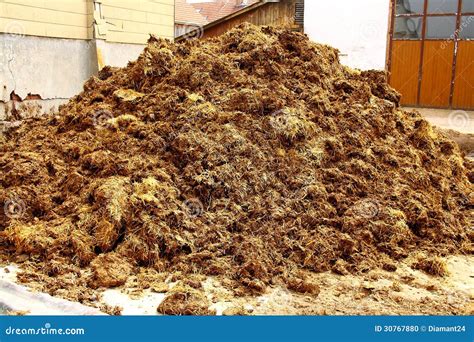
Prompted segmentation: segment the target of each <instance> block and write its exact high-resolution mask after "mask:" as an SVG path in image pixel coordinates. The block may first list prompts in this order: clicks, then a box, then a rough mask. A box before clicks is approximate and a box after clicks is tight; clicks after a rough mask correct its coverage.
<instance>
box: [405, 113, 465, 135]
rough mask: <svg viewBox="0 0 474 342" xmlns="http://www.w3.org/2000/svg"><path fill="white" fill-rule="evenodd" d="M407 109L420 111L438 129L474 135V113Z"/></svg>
mask: <svg viewBox="0 0 474 342" xmlns="http://www.w3.org/2000/svg"><path fill="white" fill-rule="evenodd" d="M405 109H415V110H417V111H419V112H420V113H421V114H422V115H423V116H424V117H425V118H426V119H427V120H428V121H429V122H431V123H432V124H433V125H435V126H437V127H440V128H443V129H452V130H454V131H458V132H461V133H470V134H474V111H464V110H452V109H433V108H409V107H406V108H405Z"/></svg>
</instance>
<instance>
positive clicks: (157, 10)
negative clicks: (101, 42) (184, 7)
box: [101, 0, 174, 44]
mask: <svg viewBox="0 0 474 342" xmlns="http://www.w3.org/2000/svg"><path fill="white" fill-rule="evenodd" d="M101 2H102V5H101V12H102V13H101V15H102V17H103V18H104V19H105V21H106V28H107V38H106V40H107V41H110V42H118V43H140V44H145V43H146V41H147V40H148V38H149V36H150V34H154V35H157V36H160V37H164V38H169V39H173V37H174V0H154V1H153V0H135V1H133V0H102V1H101Z"/></svg>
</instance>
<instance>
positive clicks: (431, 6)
mask: <svg viewBox="0 0 474 342" xmlns="http://www.w3.org/2000/svg"><path fill="white" fill-rule="evenodd" d="M457 11H458V0H428V10H427V12H428V14H446V13H457Z"/></svg>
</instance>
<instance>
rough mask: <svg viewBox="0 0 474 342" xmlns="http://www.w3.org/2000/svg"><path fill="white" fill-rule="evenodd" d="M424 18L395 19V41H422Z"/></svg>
mask: <svg viewBox="0 0 474 342" xmlns="http://www.w3.org/2000/svg"><path fill="white" fill-rule="evenodd" d="M422 23H423V18H422V17H410V18H407V17H399V18H395V26H394V32H393V38H395V39H415V40H416V39H421V34H422V30H423V25H422Z"/></svg>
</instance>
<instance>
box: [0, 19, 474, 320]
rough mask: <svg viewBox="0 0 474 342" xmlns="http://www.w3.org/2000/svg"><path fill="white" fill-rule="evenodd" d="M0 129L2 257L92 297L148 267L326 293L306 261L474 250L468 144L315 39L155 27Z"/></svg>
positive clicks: (387, 262)
mask: <svg viewBox="0 0 474 342" xmlns="http://www.w3.org/2000/svg"><path fill="white" fill-rule="evenodd" d="M65 77H67V75H65ZM0 139H2V140H0V143H1V145H0V151H1V156H0V170H1V174H0V186H1V187H0V202H1V203H2V204H4V209H5V210H1V212H0V246H1V255H2V256H1V258H2V259H3V261H5V262H7V261H8V262H11V261H14V262H17V263H21V264H23V265H24V267H25V269H26V270H28V271H26V272H25V273H24V274H23V276H22V277H21V278H22V279H23V280H24V281H25V282H29V281H36V282H39V283H43V284H45V289H46V290H49V292H50V293H53V294H58V295H63V296H66V297H67V296H68V295H67V294H65V292H67V291H68V289H72V288H73V287H74V286H81V288H82V290H81V293H80V294H76V297H77V298H76V299H77V300H84V297H85V296H86V293H87V291H88V289H91V288H92V289H93V288H97V287H112V286H119V285H122V284H124V283H125V281H127V278H129V276H131V275H135V276H136V275H137V274H143V273H145V274H146V275H147V276H148V277H150V274H151V273H150V272H152V273H153V272H156V274H170V275H172V274H178V275H180V276H182V277H183V278H187V277H188V278H189V279H191V278H192V277H193V276H196V275H204V276H208V275H209V276H218V277H220V279H221V280H222V282H223V283H224V284H226V286H229V287H230V288H234V289H235V290H236V291H237V292H239V291H240V293H260V292H262V291H264V290H265V288H266V286H267V285H269V284H274V283H276V282H282V283H285V284H286V285H287V286H288V287H289V288H290V289H293V290H296V291H302V292H314V291H313V290H314V289H312V288H311V284H307V283H305V281H304V279H303V278H302V276H301V274H302V270H309V271H314V272H322V271H327V270H333V271H335V272H339V273H356V272H366V271H368V270H370V269H373V268H378V267H380V268H383V269H386V270H393V269H395V268H396V265H397V262H398V261H399V260H402V259H404V258H406V257H407V256H409V255H410V254H412V253H414V252H423V253H424V254H425V255H428V256H430V255H431V256H439V255H447V254H453V253H473V250H474V249H473V241H474V232H473V230H472V227H473V221H472V209H473V204H474V203H473V202H474V199H473V196H472V181H473V172H472V164H469V162H468V161H467V160H466V159H464V158H463V156H462V154H461V152H460V151H459V148H458V147H457V146H456V144H455V143H453V142H452V141H451V140H449V139H447V138H446V137H444V136H443V135H442V134H441V133H440V132H438V131H437V130H436V129H434V128H433V127H431V126H430V125H429V124H428V123H427V122H426V121H425V120H424V119H422V118H421V117H420V115H419V114H418V113H416V112H406V111H404V110H402V109H400V108H399V95H398V93H396V92H395V91H394V90H393V89H391V88H390V87H389V86H388V85H387V83H386V80H385V75H384V74H383V73H382V72H376V71H362V72H361V71H356V70H351V69H348V68H346V67H344V66H342V65H341V64H340V63H339V60H338V56H337V50H335V49H333V48H331V47H328V46H325V45H319V44H316V43H313V42H311V41H309V40H308V38H307V37H306V36H304V35H302V34H300V33H294V32H290V31H286V30H279V29H275V28H268V27H263V28H260V27H255V26H251V25H242V26H240V27H238V28H237V29H234V30H232V31H230V32H228V33H226V34H224V35H222V36H220V37H218V38H213V39H211V40H204V41H186V42H183V43H180V44H174V43H170V42H169V41H165V40H162V39H156V38H154V37H152V38H150V41H149V44H148V46H147V47H146V48H145V50H144V52H143V53H142V54H141V56H140V57H139V58H138V60H137V61H135V62H131V63H130V64H129V65H128V66H127V67H126V68H122V69H116V68H109V67H107V68H105V69H103V70H102V71H101V72H100V74H99V76H98V77H92V78H91V79H89V80H88V81H87V82H86V83H85V85H84V91H83V92H82V93H81V94H79V95H77V96H76V97H74V98H73V99H72V100H71V101H70V102H69V103H68V104H67V105H65V106H63V107H61V108H60V113H59V114H58V115H56V116H48V117H43V118H39V119H31V120H29V121H27V122H25V123H24V124H23V125H22V126H21V127H19V128H17V129H15V130H14V131H11V132H8V133H6V134H5V136H4V137H3V138H0ZM145 283H146V282H145ZM144 286H145V285H144ZM195 287H198V286H195ZM81 296H82V297H81ZM88 299H90V298H88ZM163 311H164V312H167V311H166V310H165V309H163ZM200 312H201V311H200Z"/></svg>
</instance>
